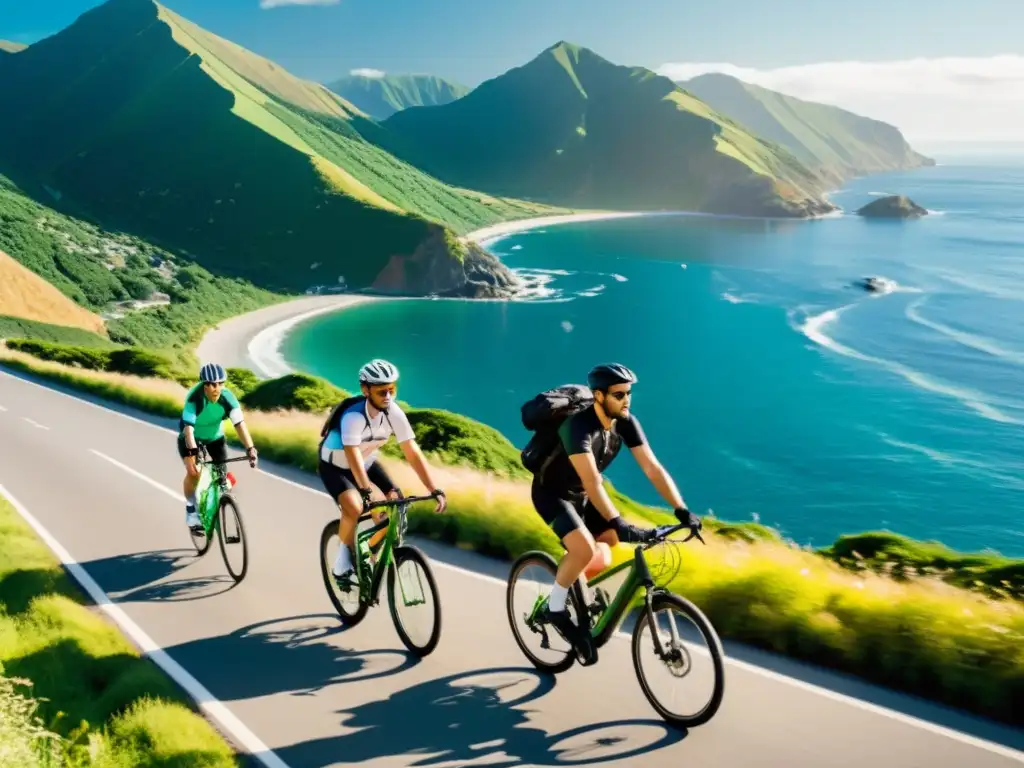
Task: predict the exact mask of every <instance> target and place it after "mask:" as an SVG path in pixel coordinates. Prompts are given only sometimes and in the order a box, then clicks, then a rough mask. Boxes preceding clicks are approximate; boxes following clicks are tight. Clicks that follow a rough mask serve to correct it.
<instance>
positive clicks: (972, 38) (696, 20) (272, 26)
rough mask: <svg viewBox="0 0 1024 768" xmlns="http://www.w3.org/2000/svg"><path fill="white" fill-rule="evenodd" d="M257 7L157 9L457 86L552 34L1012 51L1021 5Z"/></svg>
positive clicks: (665, 49)
mask: <svg viewBox="0 0 1024 768" xmlns="http://www.w3.org/2000/svg"><path fill="white" fill-rule="evenodd" d="M263 1H264V2H266V0H263ZM292 1H293V2H294V0H292ZM320 1H322V2H330V0H320ZM271 2H288V0H271ZM306 2H310V0H306ZM98 4H99V3H97V2H96V0H0V39H8V40H17V41H19V42H33V41H35V40H38V39H39V38H41V37H44V36H47V35H49V34H53V33H54V32H56V31H58V30H60V29H62V28H63V27H65V26H67V25H68V24H70V23H71V22H72V21H73V20H74V19H75V18H76V17H77V16H78V15H79V14H80V13H82V12H83V11H85V10H87V9H88V8H90V7H93V6H95V5H98ZM260 4H261V0H169V1H168V2H167V3H166V5H167V6H168V7H170V8H171V9H172V10H174V11H176V12H178V13H180V14H181V15H183V16H186V17H187V18H189V19H191V20H192V21H194V22H196V23H197V24H199V25H200V26H203V27H205V28H207V29H209V30H210V31H212V32H216V33H217V34H219V35H222V36H224V37H227V38H229V39H231V40H234V41H235V42H237V43H239V44H240V45H243V46H245V47H247V48H249V49H251V50H254V51H256V52H257V53H260V54H263V55H264V56H267V57H269V58H272V59H274V60H275V61H277V62H279V63H280V64H282V65H283V66H284V67H286V68H287V69H289V70H291V71H292V72H294V73H295V74H297V75H300V76H303V77H308V78H311V79H314V80H325V79H330V78H332V77H336V76H338V75H341V74H344V73H346V72H348V71H349V70H351V69H354V68H361V67H368V68H374V69H380V70H384V71H388V72H400V71H416V72H430V73H432V74H439V75H442V76H445V77H449V78H452V79H455V80H458V81H461V82H463V83H465V84H467V85H476V84H477V83H479V82H480V81H481V80H484V79H487V78H489V77H493V76H494V75H497V74H500V73H501V72H503V71H505V70H507V69H508V68H510V67H512V66H515V65H517V64H521V63H523V62H524V61H526V60H528V59H529V58H531V57H532V56H534V55H536V54H537V53H539V52H540V51H541V50H543V49H544V48H546V47H547V46H548V45H551V44H552V43H554V42H556V41H558V40H560V39H568V40H571V41H573V42H577V43H580V44H582V45H585V46H587V47H590V48H593V49H595V50H596V51H597V52H598V53H600V54H602V55H603V56H605V57H606V58H609V59H612V60H614V61H617V62H619V63H623V64H637V65H642V66H647V67H651V68H652V69H653V68H656V67H658V66H659V65H662V64H664V63H666V62H702V61H713V62H729V63H731V64H734V65H737V66H744V67H754V68H770V67H778V66H783V65H795V64H809V63H814V62H819V61H824V60H835V59H840V60H843V59H856V60H869V61H870V60H879V59H907V58H913V57H915V56H925V57H935V56H987V55H992V54H996V53H1010V52H1014V51H1017V50H1020V30H1021V29H1024V2H1021V0H979V1H977V2H972V3H970V4H969V6H967V5H965V4H964V3H963V2H962V1H961V2H957V1H955V0H928V2H924V1H923V0H857V1H856V2H828V1H827V0H776V1H775V2H770V1H769V0H723V2H720V3H712V2H709V0H646V1H645V0H633V2H630V3H627V2H624V0H512V1H511V2H499V1H498V0H340V1H339V2H335V3H334V4H330V5H281V6H279V7H274V8H270V9H262V8H261V7H260ZM713 6H716V7H713ZM968 7H969V11H968V10H967V8H968ZM627 9H632V10H627ZM782 9H785V10H782Z"/></svg>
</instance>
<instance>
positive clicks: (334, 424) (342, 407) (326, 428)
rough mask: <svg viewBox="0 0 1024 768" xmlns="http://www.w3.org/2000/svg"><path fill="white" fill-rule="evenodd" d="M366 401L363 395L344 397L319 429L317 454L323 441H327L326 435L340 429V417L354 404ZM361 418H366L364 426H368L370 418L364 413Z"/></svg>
mask: <svg viewBox="0 0 1024 768" xmlns="http://www.w3.org/2000/svg"><path fill="white" fill-rule="evenodd" d="M364 400H366V396H365V395H353V396H352V397H346V398H345V399H344V400H342V401H341V402H340V403H338V404H337V405H336V406H334V410H333V411H331V415H330V416H328V417H327V421H325V422H324V425H323V426H322V427H320V445H319V446H318V447H317V453H319V451H320V449H321V448H323V446H324V440H326V439H327V433H328V432H330V431H331V430H332V429H339V428H340V427H341V417H342V415H343V414H344V413H345V411H346V410H348V409H349V408H350V407H351V406H353V405H355V404H356V403H359V402H362V401H364ZM363 416H364V417H365V418H366V426H370V417H369V416H367V415H366V411H365V410H364V411H363Z"/></svg>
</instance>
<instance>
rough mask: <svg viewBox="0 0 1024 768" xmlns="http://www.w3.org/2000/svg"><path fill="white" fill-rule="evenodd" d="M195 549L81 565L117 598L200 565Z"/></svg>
mask: <svg viewBox="0 0 1024 768" xmlns="http://www.w3.org/2000/svg"><path fill="white" fill-rule="evenodd" d="M197 560H198V558H197V557H196V551H195V550H194V549H184V548H180V549H154V550H151V551H149V552H133V553H131V554H125V555H114V556H113V557H103V558H100V559H98V560H89V561H88V562H84V563H80V565H81V566H82V567H83V568H85V570H86V571H88V572H89V575H90V576H92V577H93V578H94V579H95V580H96V583H97V584H99V585H100V586H101V587H103V591H104V592H106V593H107V594H109V595H111V596H113V595H118V596H120V595H121V593H124V592H130V591H131V590H135V589H138V588H139V587H143V586H145V585H147V584H152V583H153V582H154V581H159V580H160V579H164V578H166V577H168V576H170V575H171V574H173V573H176V572H177V571H180V570H181V569H182V568H186V567H188V566H189V565H191V564H192V563H194V562H196V561H197Z"/></svg>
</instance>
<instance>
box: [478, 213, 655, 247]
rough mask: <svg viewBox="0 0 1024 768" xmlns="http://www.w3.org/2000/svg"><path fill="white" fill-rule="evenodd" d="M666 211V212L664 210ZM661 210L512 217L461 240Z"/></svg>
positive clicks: (480, 240)
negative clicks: (524, 217)
mask: <svg viewBox="0 0 1024 768" xmlns="http://www.w3.org/2000/svg"><path fill="white" fill-rule="evenodd" d="M666 213H667V212H666ZM660 215H665V214H663V213H662V212H661V211H591V212H589V213H567V214H561V215H557V216H532V217H530V218H528V219H514V220H513V221H502V222H499V223H498V224H491V225H490V226H488V227H484V228H482V229H476V230H474V231H472V232H469V233H468V234H465V235H463V236H462V237H461V238H460V239H461V240H462V241H463V242H473V243H476V244H477V245H486V244H487V243H493V242H494V241H495V240H497V239H499V238H502V237H507V236H508V235H512V234H515V233H517V232H526V231H528V230H531V229H539V228H540V227H553V226H557V225H559V224H576V223H579V222H582V221H604V220H605V219H626V218H632V217H636V216H660Z"/></svg>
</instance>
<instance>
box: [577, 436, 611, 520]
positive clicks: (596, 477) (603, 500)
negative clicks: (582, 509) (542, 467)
mask: <svg viewBox="0 0 1024 768" xmlns="http://www.w3.org/2000/svg"><path fill="white" fill-rule="evenodd" d="M569 461H570V462H571V463H572V467H573V469H575V470H576V474H578V475H579V476H580V480H582V481H583V490H584V491H586V493H587V498H588V499H590V503H591V504H593V505H594V506H595V507H597V511H598V512H600V513H601V515H602V517H604V518H605V519H606V520H614V519H615V518H616V517H619V510H617V509H616V508H615V505H614V504H613V503H612V499H611V496H609V495H608V492H607V491H606V490H605V489H604V483H603V482H601V473H600V472H598V471H597V462H596V461H594V454H592V453H591V452H590V451H589V450H588V451H586V452H585V453H570V454H569Z"/></svg>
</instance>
